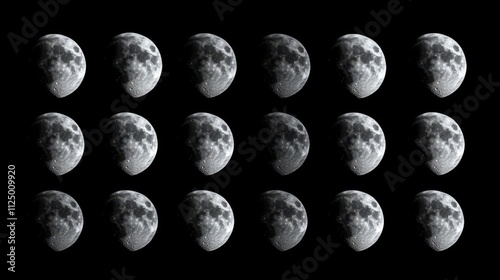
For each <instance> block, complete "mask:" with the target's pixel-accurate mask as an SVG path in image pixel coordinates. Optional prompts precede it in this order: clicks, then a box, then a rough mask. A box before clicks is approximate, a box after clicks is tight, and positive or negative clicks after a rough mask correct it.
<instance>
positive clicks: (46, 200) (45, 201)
mask: <svg viewBox="0 0 500 280" xmlns="http://www.w3.org/2000/svg"><path fill="white" fill-rule="evenodd" d="M32 214H33V217H34V222H35V227H36V229H37V231H38V233H39V234H40V235H41V237H42V239H43V240H44V242H45V243H46V244H47V245H48V246H49V248H51V249H52V250H54V251H62V250H65V249H67V248H69V247H70V246H72V245H73V244H74V243H75V242H76V241H77V240H78V238H79V237H80V234H81V232H82V229H83V214H82V210H81V209H80V206H79V205H78V203H77V202H76V200H75V199H73V198H72V197H71V196H70V195H68V194H66V193H63V192H60V191H56V190H48V191H43V192H41V193H39V194H37V195H36V196H35V199H34V200H33V202H32Z"/></svg>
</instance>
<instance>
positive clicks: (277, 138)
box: [261, 112, 310, 175]
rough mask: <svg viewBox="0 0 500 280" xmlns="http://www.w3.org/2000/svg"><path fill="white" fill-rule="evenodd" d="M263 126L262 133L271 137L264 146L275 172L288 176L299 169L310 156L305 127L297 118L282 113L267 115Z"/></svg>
mask: <svg viewBox="0 0 500 280" xmlns="http://www.w3.org/2000/svg"><path fill="white" fill-rule="evenodd" d="M262 124H263V127H262V128H261V129H262V131H263V132H266V134H268V135H269V136H268V137H267V139H265V141H264V144H265V146H266V151H267V153H268V156H269V164H270V165H271V167H272V168H273V170H274V171H276V172H277V173H278V174H280V175H288V174H290V173H292V172H295V171H296V170H297V169H299V168H300V167H301V166H302V164H303V163H304V161H305V160H306V158H307V155H308V154H309V146H310V142H309V134H308V133H307V130H306V128H305V126H304V125H303V124H302V123H301V122H300V121H299V120H298V119H297V118H295V117H293V116H291V115H288V114H286V113H280V112H274V113H270V114H267V115H265V116H264V118H263V121H262ZM262 134H264V133H262Z"/></svg>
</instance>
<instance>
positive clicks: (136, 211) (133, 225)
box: [104, 190, 158, 251]
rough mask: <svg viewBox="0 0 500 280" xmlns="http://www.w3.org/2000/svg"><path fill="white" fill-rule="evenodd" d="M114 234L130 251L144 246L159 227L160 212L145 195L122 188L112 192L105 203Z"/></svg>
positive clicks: (106, 213) (107, 216)
mask: <svg viewBox="0 0 500 280" xmlns="http://www.w3.org/2000/svg"><path fill="white" fill-rule="evenodd" d="M104 208H105V215H106V217H105V218H107V219H109V220H108V221H109V224H110V226H111V230H112V234H113V235H114V237H116V238H118V241H119V242H120V244H122V245H123V246H124V247H125V248H127V249H128V250H130V251H137V250H139V249H142V248H144V247H145V246H146V245H148V244H149V242H151V240H152V239H153V237H154V236H155V234H156V230H157V229H158V213H157V212H156V208H155V206H154V205H153V203H152V202H151V200H149V199H148V198H147V197H146V196H145V195H143V194H141V193H138V192H135V191H131V190H122V191H117V192H114V193H112V194H111V195H110V196H109V198H108V200H107V201H106V203H105V205H104Z"/></svg>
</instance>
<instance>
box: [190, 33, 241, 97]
mask: <svg viewBox="0 0 500 280" xmlns="http://www.w3.org/2000/svg"><path fill="white" fill-rule="evenodd" d="M184 63H185V64H186V67H187V69H188V71H187V73H188V76H189V77H188V79H189V80H190V81H191V83H193V85H194V86H195V88H196V89H197V90H198V91H199V92H200V93H201V94H203V95H204V96H205V97H208V98H211V97H215V96H218V95H220V94H221V93H223V92H224V91H226V90H227V89H228V88H229V86H230V85H231V83H232V82H233V80H234V77H235V75H236V68H237V67H236V56H235V54H234V52H233V49H232V48H231V46H230V45H229V44H228V43H227V42H226V41H225V40H224V39H222V38H220V37H218V36H216V35H213V34H209V33H200V34H196V35H194V36H191V37H190V38H189V39H188V42H187V43H186V45H185V46H184Z"/></svg>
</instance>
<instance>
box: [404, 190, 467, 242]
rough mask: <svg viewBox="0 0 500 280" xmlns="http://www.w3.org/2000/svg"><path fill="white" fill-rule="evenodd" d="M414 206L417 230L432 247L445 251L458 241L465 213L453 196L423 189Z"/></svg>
mask: <svg viewBox="0 0 500 280" xmlns="http://www.w3.org/2000/svg"><path fill="white" fill-rule="evenodd" d="M412 206H413V210H414V211H415V217H414V218H415V222H416V225H417V230H418V231H419V234H420V235H421V237H422V238H423V240H424V241H425V243H426V244H427V245H429V247H430V248H432V249H433V250H435V251H443V250H446V249H448V248H450V247H451V246H453V244H455V243H456V242H457V241H458V239H459V238H460V235H461V234H462V231H463V229H464V214H463V212H462V208H460V205H459V204H458V202H457V201H456V200H455V199H454V198H453V197H452V196H450V195H449V194H447V193H444V192H440V191H435V190H428V191H423V192H421V193H419V194H417V195H416V196H415V200H414V201H413V205H412Z"/></svg>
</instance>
